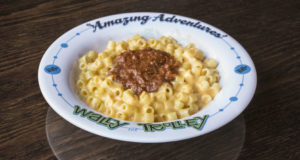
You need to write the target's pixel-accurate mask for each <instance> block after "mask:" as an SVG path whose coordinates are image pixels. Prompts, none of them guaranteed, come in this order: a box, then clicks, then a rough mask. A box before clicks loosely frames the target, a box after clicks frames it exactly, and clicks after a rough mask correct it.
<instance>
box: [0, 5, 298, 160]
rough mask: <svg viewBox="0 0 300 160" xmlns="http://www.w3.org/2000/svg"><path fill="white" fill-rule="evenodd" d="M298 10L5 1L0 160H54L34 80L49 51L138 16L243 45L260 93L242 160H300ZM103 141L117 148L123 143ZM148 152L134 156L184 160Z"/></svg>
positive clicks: (0, 24) (0, 26) (0, 18)
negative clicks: (91, 27)
mask: <svg viewBox="0 0 300 160" xmlns="http://www.w3.org/2000/svg"><path fill="white" fill-rule="evenodd" d="M299 8H300V3H299V1H297V0H294V1H293V0H287V1H282V0H273V1H272V0H263V1H254V0H253V1H250V0H248V1H246V0H234V1H230V0H226V1H198V0H189V1H188V0H178V1H171V0H160V1H159V0H151V1H142V0H126V1H117V0H102V1H84V0H82V1H69V0H66V1H46V0H35V1H28V0H19V1H16V0H2V1H1V2H0V45H1V46H0V159H5V160H6V159H56V158H55V156H54V154H53V153H52V151H51V149H50V147H49V144H48V141H47V137H46V132H45V121H46V115H47V111H48V108H49V105H48V104H47V103H46V101H45V100H44V98H43V96H42V94H41V92H40V89H39V86H38V80H37V70H38V65H39V62H40V60H41V58H42V56H43V54H44V52H45V51H46V49H47V48H48V47H49V45H50V44H51V43H52V42H53V41H54V40H55V39H56V38H58V37H59V36H60V35H61V34H63V33H64V32H66V31H68V30H69V29H71V28H73V27H75V26H77V25H79V24H81V23H84V22H86V21H89V20H92V19H95V18H99V17H102V16H107V15H111V14H117V13H124V12H138V11H153V12H166V13H174V14H179V15H183V16H187V17H192V18H195V19H199V20H201V21H204V22H206V23H209V24H212V25H214V26H216V27H218V28H220V29H222V30H223V31H225V32H227V33H228V34H229V35H231V36H232V37H234V38H235V39H236V40H237V41H239V42H240V43H241V44H242V45H243V46H244V47H245V49H246V50H247V51H248V53H249V54H250V56H251V57H252V59H253V61H254V63H255V66H256V70H257V74H258V86H257V90H256V94H255V96H254V98H253V100H252V102H251V103H250V105H249V106H248V107H247V109H246V110H245V111H244V112H243V116H244V119H245V124H246V135H245V142H244V145H243V148H242V150H241V153H240V155H239V157H238V160H254V159H255V160H265V159H272V160H284V159H291V160H296V159H300V145H299V144H300V138H299V135H300V132H299V129H300V125H299V123H300V120H299V117H300V112H299V110H300V108H299V107H300V103H299V102H300V100H299V99H300V94H299V91H300V87H299V86H300V83H299V80H300V72H299V62H300V61H299V60H300V59H299V57H300V56H299V54H300V47H299V46H300V35H299V28H300V19H299V17H300V9H299ZM105 141H106V143H108V144H111V145H112V146H114V147H118V145H122V144H125V143H126V142H123V143H119V142H117V141H114V140H105ZM187 142H192V140H191V141H189V140H188V141H183V142H178V143H180V145H181V147H182V148H183V149H181V150H180V151H181V152H180V153H178V154H179V155H181V157H184V156H182V155H185V154H187V152H186V150H188V148H185V144H186V143H187ZM178 143H175V144H178ZM173 144H174V143H167V144H164V145H165V146H170V147H171V146H172V145H173ZM132 145H134V144H132ZM149 145H150V144H139V147H138V148H135V149H136V151H135V152H134V154H135V155H138V156H137V157H139V158H140V159H182V158H175V157H176V156H175V155H173V154H172V155H169V156H168V154H162V155H156V154H155V151H156V150H157V147H159V145H152V146H153V148H152V147H149ZM154 147H155V148H156V149H154ZM193 151H194V152H197V149H194V150H193ZM152 152H153V154H144V153H152ZM107 153H108V152H107ZM118 153H119V151H118V150H116V151H115V152H114V151H113V152H109V154H110V155H112V156H105V154H106V152H102V154H101V155H99V159H123V158H122V154H118ZM113 155H114V156H113ZM77 158H78V159H80V156H79V157H77ZM126 159H135V158H132V157H131V158H130V157H127V158H126ZM189 159H199V157H196V156H192V157H190V158H189Z"/></svg>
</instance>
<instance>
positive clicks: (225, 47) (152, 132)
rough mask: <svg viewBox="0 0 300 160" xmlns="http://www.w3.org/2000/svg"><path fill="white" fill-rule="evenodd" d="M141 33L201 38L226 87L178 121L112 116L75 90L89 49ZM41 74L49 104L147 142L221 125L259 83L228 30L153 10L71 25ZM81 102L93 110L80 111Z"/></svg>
mask: <svg viewBox="0 0 300 160" xmlns="http://www.w3.org/2000/svg"><path fill="white" fill-rule="evenodd" d="M176 20H177V21H176ZM105 24H106V25H105ZM135 34H140V35H142V36H144V37H146V38H151V37H154V38H156V39H158V38H159V37H161V36H172V37H173V38H175V39H176V40H177V41H178V42H179V43H181V44H182V45H187V44H189V43H193V44H195V46H196V47H197V48H199V49H200V50H202V51H203V52H204V54H205V56H206V57H212V58H214V59H216V60H217V61H218V62H219V65H218V68H217V69H218V70H219V72H220V76H221V80H220V84H221V87H222V90H221V91H220V92H219V93H218V95H217V96H216V97H215V98H214V100H213V101H212V102H211V103H209V104H208V105H207V106H206V107H205V108H204V109H202V110H200V111H199V112H198V113H196V114H194V115H192V116H190V117H187V118H184V119H180V120H176V121H174V122H164V123H153V124H140V123H135V122H128V121H123V120H116V119H110V118H109V117H107V116H105V115H101V114H100V113H97V112H96V111H95V110H93V109H91V108H89V107H88V106H86V105H85V104H84V103H83V102H82V101H80V100H79V99H78V98H77V96H76V95H75V94H74V92H73V91H72V87H74V86H73V82H72V78H71V81H69V79H70V76H72V74H73V73H71V70H72V65H73V63H74V62H75V61H77V60H78V58H79V57H81V56H82V55H83V54H85V53H87V52H88V51H89V50H96V51H98V52H102V51H103V50H104V48H105V47H106V44H107V42H108V41H109V40H115V41H120V40H126V39H128V38H130V37H132V36H133V35H135ZM38 79H39V85H40V88H41V91H42V93H43V95H44V97H45V99H46V101H47V102H48V103H49V105H50V106H51V107H52V108H53V109H54V110H55V111H56V112H57V113H58V114H59V115H60V116H62V117H63V118H64V119H66V120H67V121H69V122H71V123H72V124H74V125H76V126H77V127H79V128H82V129H84V130H86V131H88V132H91V133H94V134H96V135H100V136H104V137H108V138H112V139H118V140H124V141H132V142H146V143H151V142H152V143H153V142H168V141H178V140H183V139H187V138H192V137H196V136H200V135H203V134H206V133H208V132H211V131H213V130H216V129H218V128H220V127H221V126H223V125H225V124H227V123H228V122H230V121H231V120H233V119H234V118H235V117H237V116H238V115H239V114H240V113H241V112H242V111H243V110H244V109H245V108H246V107H247V105H248V104H249V102H250V100H251V99H252V97H253V95H254V92H255V88H256V71H255V67H254V64H253V62H252V60H251V58H250V56H249V55H248V54H247V52H246V50H245V49H244V48H243V47H242V46H241V45H240V44H239V43H238V42H237V41H236V40H234V39H233V38H232V37H230V36H229V35H228V34H226V33H225V32H223V31H221V30H220V29H218V28H216V27H214V26H212V25H209V24H207V23H204V22H202V21H199V20H195V19H191V18H188V17H183V16H180V15H174V14H167V13H150V12H138V13H125V14H117V15H111V16H107V17H102V18H98V19H95V20H92V21H89V22H86V23H84V24H81V25H79V26H77V27H75V28H73V29H71V30H69V31H68V32H66V33H65V34H63V35H62V36H60V37H59V38H58V39H57V40H56V41H55V42H53V43H52V45H51V46H50V47H49V48H48V49H47V51H46V53H45V54H44V56H43V58H42V60H41V62H40V66H39V71H38ZM75 106H80V109H85V110H86V112H93V114H89V116H84V115H83V116H80V114H77V113H76V109H78V108H77V107H75ZM77 111H79V110H77ZM81 113H82V112H81ZM91 115H93V116H91ZM99 117H101V118H100V119H99Z"/></svg>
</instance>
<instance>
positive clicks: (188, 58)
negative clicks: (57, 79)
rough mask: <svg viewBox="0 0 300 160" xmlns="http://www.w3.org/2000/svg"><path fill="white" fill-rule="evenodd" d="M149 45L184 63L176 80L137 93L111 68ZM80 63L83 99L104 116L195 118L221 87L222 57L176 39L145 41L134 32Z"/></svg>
mask: <svg viewBox="0 0 300 160" xmlns="http://www.w3.org/2000/svg"><path fill="white" fill-rule="evenodd" d="M147 47H150V48H153V49H156V50H161V51H164V52H167V53H169V54H170V55H172V56H173V57H174V58H175V60H177V61H178V62H180V64H181V65H180V67H179V69H178V74H177V75H176V78H175V80H173V81H171V84H169V83H163V85H161V86H160V87H159V89H158V91H157V92H151V93H148V92H146V91H143V92H142V93H141V94H135V93H134V92H133V90H132V89H125V88H124V87H123V86H122V84H120V83H117V82H115V81H114V80H113V75H108V72H109V71H110V70H111V69H112V68H113V67H114V61H115V58H116V57H117V56H118V55H119V54H121V53H122V52H124V51H126V50H142V49H145V48H147ZM78 62H79V63H78V67H79V69H80V71H81V73H80V74H79V77H78V80H77V87H78V88H79V90H80V92H79V93H80V97H81V99H82V100H83V101H84V102H85V103H87V104H88V106H90V107H91V108H93V109H95V110H97V111H99V112H101V113H103V114H105V115H108V116H111V117H114V118H117V119H122V120H127V121H134V122H162V121H173V120H176V119H180V118H184V117H187V116H190V115H192V114H194V113H196V112H198V111H199V110H200V109H201V108H203V107H204V106H205V105H207V104H208V103H209V102H210V101H212V100H213V98H214V97H215V96H216V94H217V93H218V92H219V91H220V89H221V87H220V85H219V80H220V76H219V73H218V71H217V70H216V67H217V65H218V63H217V61H216V60H214V59H211V58H204V57H203V53H202V52H201V51H199V50H198V49H197V48H195V47H194V45H192V44H190V45H188V46H186V47H183V46H181V45H180V44H178V43H177V41H176V40H175V39H173V38H171V37H164V36H163V37H161V38H160V39H159V40H156V39H154V38H151V39H149V40H146V39H145V38H143V37H141V36H140V35H135V36H133V37H132V38H130V39H128V40H126V41H120V42H115V41H109V42H108V44H107V47H106V49H105V50H104V51H103V52H102V53H97V52H95V51H89V52H88V53H87V54H86V55H84V56H82V57H81V58H80V59H79V61H78Z"/></svg>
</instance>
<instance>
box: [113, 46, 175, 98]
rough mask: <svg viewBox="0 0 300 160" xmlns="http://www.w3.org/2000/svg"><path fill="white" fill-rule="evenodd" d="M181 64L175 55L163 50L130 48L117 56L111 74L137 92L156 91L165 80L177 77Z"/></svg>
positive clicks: (125, 86)
mask: <svg viewBox="0 0 300 160" xmlns="http://www.w3.org/2000/svg"><path fill="white" fill-rule="evenodd" d="M179 66H180V63H179V62H178V61H176V60H175V59H174V57H173V56H171V55H170V54H168V53H166V52H164V51H161V50H155V49H152V48H146V49H143V50H128V51H125V52H123V53H121V54H120V55H118V56H117V57H116V60H115V66H114V68H113V69H112V70H111V71H110V72H109V75H113V77H114V81H116V82H118V83H121V84H122V85H123V87H124V88H126V89H129V88H131V89H132V90H133V91H134V92H135V93H136V94H140V93H142V92H143V91H146V92H156V91H157V90H158V88H159V87H160V86H161V85H162V84H163V83H164V82H168V83H170V82H171V81H172V80H174V79H175V76H176V74H177V73H178V67H179Z"/></svg>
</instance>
